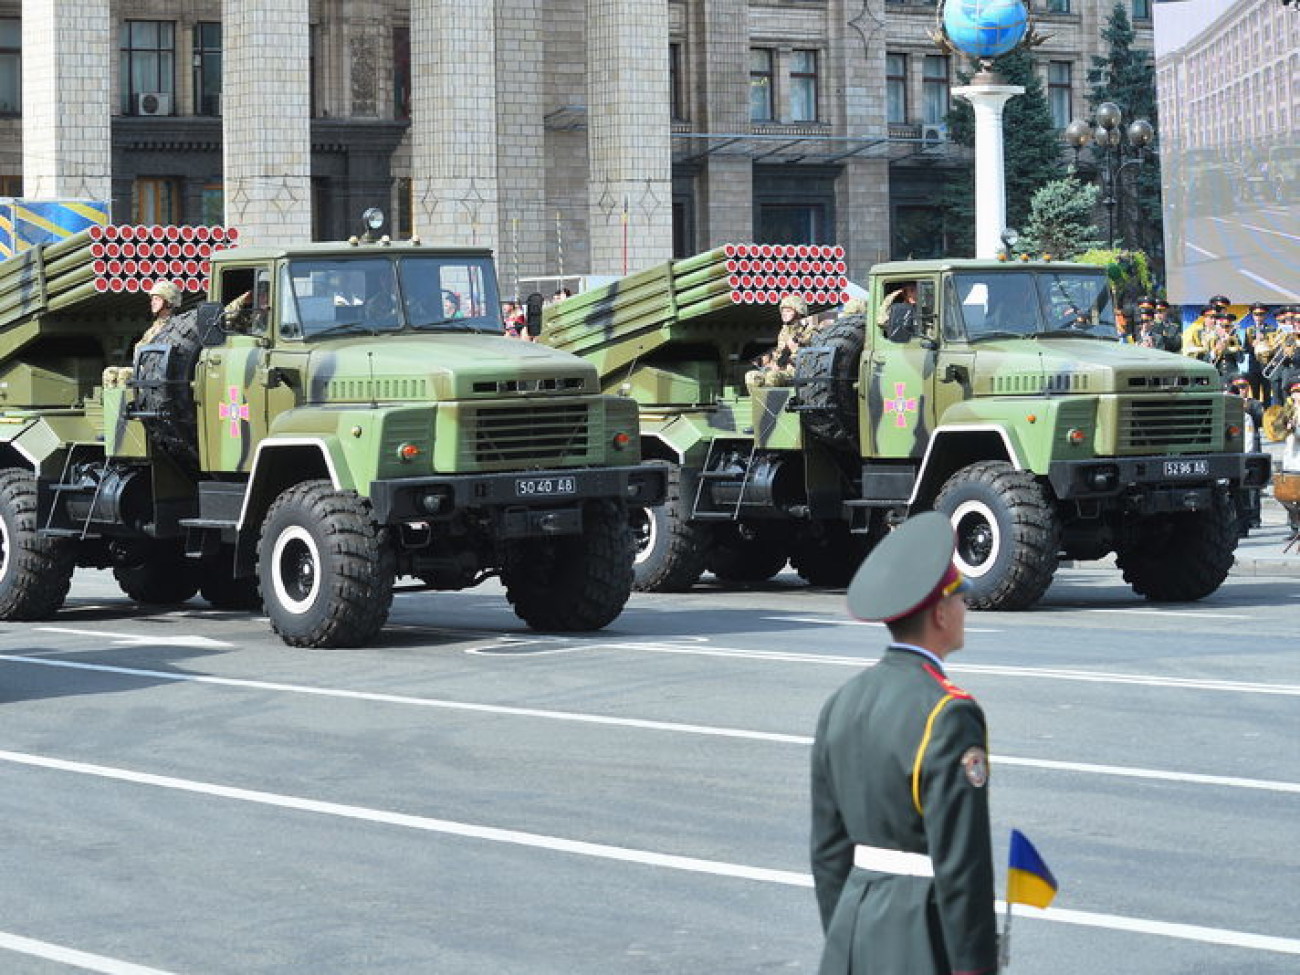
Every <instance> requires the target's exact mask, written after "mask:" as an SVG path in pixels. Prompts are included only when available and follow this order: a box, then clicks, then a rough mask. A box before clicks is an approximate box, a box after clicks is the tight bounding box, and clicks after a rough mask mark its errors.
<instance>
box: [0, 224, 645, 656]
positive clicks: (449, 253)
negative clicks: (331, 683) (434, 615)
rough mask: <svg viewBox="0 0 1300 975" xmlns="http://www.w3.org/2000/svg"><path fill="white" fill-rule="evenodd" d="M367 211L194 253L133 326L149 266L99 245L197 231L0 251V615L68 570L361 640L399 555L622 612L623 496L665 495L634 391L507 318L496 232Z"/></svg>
mask: <svg viewBox="0 0 1300 975" xmlns="http://www.w3.org/2000/svg"><path fill="white" fill-rule="evenodd" d="M370 222H371V226H372V231H373V232H367V234H366V235H365V236H364V237H362V238H361V239H357V238H353V239H352V240H350V241H347V242H338V243H313V244H303V245H301V246H293V247H251V246H249V247H245V246H235V247H232V248H228V249H223V250H217V251H215V252H213V253H211V254H210V256H209V258H208V259H209V260H210V266H207V267H204V268H202V271H203V273H204V276H205V277H206V295H204V294H198V293H196V294H194V295H193V296H192V297H193V298H194V300H195V301H198V302H200V303H199V304H198V305H197V307H194V308H190V309H187V310H184V311H182V312H181V313H180V314H178V315H176V316H174V317H173V318H172V319H171V320H170V321H169V322H168V323H167V324H166V326H165V327H164V328H163V329H162V330H161V331H160V332H159V333H158V334H157V336H156V337H154V338H153V339H152V340H151V341H150V342H149V343H148V344H145V345H135V346H134V347H133V345H134V343H135V342H136V340H137V339H138V338H139V337H140V336H141V333H142V332H144V330H145V327H146V325H148V324H149V322H148V315H147V312H146V309H147V307H148V304H149V302H148V299H147V298H146V297H144V296H143V294H142V292H145V291H147V290H149V279H148V278H142V277H140V276H139V273H138V269H139V264H140V262H138V261H136V260H135V259H134V258H133V259H132V262H131V266H130V267H127V262H126V261H123V260H115V261H105V260H104V259H103V251H104V248H105V247H106V246H109V245H108V244H106V243H105V242H106V241H107V240H108V239H109V238H113V239H114V240H116V241H118V242H119V243H114V244H112V246H114V247H117V248H118V249H119V250H120V251H121V253H119V254H117V257H118V258H120V257H121V256H122V254H124V253H126V248H127V242H129V243H130V248H131V253H133V254H135V255H136V256H137V257H138V255H139V254H140V253H153V248H154V247H155V246H156V243H155V242H153V237H157V236H159V234H161V232H162V231H163V230H164V229H166V230H167V231H168V233H166V234H165V235H162V236H163V237H164V238H166V239H171V238H172V237H173V236H175V237H177V238H178V240H177V242H178V243H179V242H180V240H182V239H183V240H189V239H190V238H191V237H192V236H195V235H193V234H191V233H189V231H191V230H192V228H184V229H185V231H186V233H183V234H176V235H173V234H172V233H171V230H172V229H173V228H155V230H156V231H157V232H156V233H153V234H152V235H151V234H150V232H149V231H148V230H147V229H144V228H142V229H139V230H137V228H132V227H120V228H114V227H108V228H92V230H91V231H86V232H85V233H82V234H78V235H76V236H74V237H71V238H69V239H68V240H67V241H64V242H61V243H57V244H51V245H45V246H41V247H36V248H33V249H31V250H29V251H26V252H24V253H22V254H20V255H18V256H16V257H14V258H12V259H11V260H9V261H6V262H4V263H0V547H2V549H3V551H2V553H0V618H3V619H7V620H31V619H40V618H45V617H48V616H50V615H51V614H53V613H54V612H56V611H57V610H58V609H59V607H60V606H61V605H62V603H63V601H64V598H65V596H66V595H67V592H68V590H69V585H70V581H71V578H72V575H73V572H74V569H75V568H77V567H78V566H88V567H95V568H107V569H111V570H112V571H113V574H114V576H115V577H116V579H117V582H118V583H119V584H120V586H121V588H122V590H123V591H124V592H125V593H126V594H127V595H128V596H130V597H131V598H132V599H133V600H135V601H136V602H138V603H142V604H172V603H178V602H181V601H184V600H186V599H189V598H190V597H191V596H193V595H194V594H195V592H196V591H197V592H201V593H202V595H203V597H204V598H205V599H206V600H207V601H208V602H209V603H210V604H211V605H213V606H215V607H219V608H249V607H253V606H255V605H257V604H258V603H259V602H261V603H263V604H264V606H265V610H266V613H267V615H268V616H269V618H270V622H271V626H272V627H273V628H274V630H275V631H276V632H277V633H278V634H279V635H280V636H281V637H282V638H283V639H284V641H285V642H286V643H289V644H291V645H294V646H306V647H325V646H353V645H362V644H365V643H367V642H368V641H370V640H372V639H373V638H374V637H375V636H376V634H377V633H378V631H379V630H380V628H381V627H382V626H383V625H384V623H385V621H386V619H387V617H388V612H389V608H390V605H391V602H392V598H393V588H394V583H395V580H397V579H398V578H400V577H412V579H413V580H416V581H415V582H413V583H412V587H420V586H423V587H426V588H429V589H439V590H451V589H463V588H466V587H470V586H474V585H476V584H478V583H479V582H481V581H483V580H484V579H486V578H489V577H491V576H499V577H500V579H501V581H502V583H503V584H504V586H505V592H506V597H507V598H508V600H509V602H510V603H511V604H512V605H513V607H514V611H515V613H516V614H517V615H518V616H519V617H520V618H521V619H523V620H524V621H525V622H526V623H527V624H528V625H530V626H532V627H535V628H538V629H543V630H591V629H597V628H600V627H603V626H605V625H606V624H608V623H609V622H610V621H611V620H613V619H614V618H615V617H617V616H618V614H619V613H620V612H621V611H622V608H623V605H624V603H625V602H626V600H627V598H628V596H629V594H630V592H631V585H632V568H631V566H632V558H633V550H632V542H631V538H630V534H629V530H628V514H627V505H628V504H635V505H637V506H638V508H639V507H640V506H642V505H653V504H655V503H657V502H658V501H659V500H661V499H662V497H663V494H664V480H665V478H664V473H663V471H662V470H657V469H655V468H648V467H645V466H643V465H641V464H640V463H639V461H640V452H639V438H638V436H637V413H636V403H635V402H634V401H632V400H630V399H627V398H623V397H616V396H606V395H602V394H601V393H600V391H599V389H598V385H597V376H596V371H595V369H594V368H593V367H592V366H591V365H590V364H589V363H587V362H584V361H583V360H581V359H579V358H577V357H576V356H571V355H567V354H565V353H562V352H557V351H555V350H552V349H548V348H546V347H544V346H539V345H535V344H532V343H526V342H519V341H514V340H510V339H507V338H505V337H504V332H503V326H502V322H501V317H500V304H499V300H498V294H497V284H496V278H495V272H494V269H493V263H492V257H491V254H490V252H489V251H487V250H485V249H482V248H467V247H442V246H431V245H427V244H423V243H421V242H420V241H418V240H411V241H405V242H398V241H392V240H389V239H388V238H387V237H386V236H378V231H379V230H380V229H382V217H381V216H378V215H376V214H371V215H370ZM207 233H208V230H207V228H201V233H200V234H199V235H198V236H200V237H206V236H207ZM146 238H147V239H146ZM142 248H143V250H142ZM96 255H99V256H96ZM163 263H164V264H165V265H166V266H165V267H163V268H162V269H161V270H162V271H163V272H167V273H170V272H171V271H172V270H179V271H180V272H181V273H186V272H185V270H184V268H183V267H182V268H172V267H171V266H170V263H169V262H166V261H164V262H163ZM195 267H198V265H197V264H195ZM147 270H148V272H149V273H150V274H156V273H159V271H160V269H159V267H158V266H157V262H151V264H150V266H149V267H148V268H147ZM133 273H134V274H135V276H134V277H132V276H131V275H132V274H133ZM180 283H181V284H182V285H188V287H187V288H186V290H187V291H190V290H194V288H196V287H197V286H198V284H199V282H198V280H197V279H196V278H193V277H191V278H189V279H188V281H186V280H182V281H180ZM205 297H206V299H207V300H206V301H202V300H201V299H203V298H205ZM228 306H229V307H228ZM127 363H133V373H132V374H131V375H130V377H129V378H128V379H126V381H125V382H124V383H116V384H115V383H111V382H110V383H106V384H101V377H102V375H103V374H102V373H101V370H104V369H105V367H106V366H113V365H115V364H122V365H125V364H127Z"/></svg>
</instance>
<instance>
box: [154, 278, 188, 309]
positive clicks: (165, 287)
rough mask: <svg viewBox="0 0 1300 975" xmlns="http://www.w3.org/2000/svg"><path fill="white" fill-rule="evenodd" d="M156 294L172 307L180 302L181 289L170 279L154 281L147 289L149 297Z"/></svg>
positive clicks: (177, 306) (178, 305)
mask: <svg viewBox="0 0 1300 975" xmlns="http://www.w3.org/2000/svg"><path fill="white" fill-rule="evenodd" d="M154 295H157V296H158V297H159V298H161V299H162V300H163V301H165V302H166V303H167V304H168V305H170V306H171V307H172V308H179V307H180V304H181V289H180V288H178V287H177V286H176V285H175V284H173V283H172V282H171V281H155V282H154V285H153V287H152V288H150V289H149V297H151V298H152V297H153V296H154Z"/></svg>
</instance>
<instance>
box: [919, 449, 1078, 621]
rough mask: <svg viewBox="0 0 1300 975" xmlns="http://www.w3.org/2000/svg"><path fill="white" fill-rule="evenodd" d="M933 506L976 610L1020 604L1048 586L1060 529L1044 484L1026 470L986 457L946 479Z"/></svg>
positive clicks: (1030, 602)
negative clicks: (952, 542)
mask: <svg viewBox="0 0 1300 975" xmlns="http://www.w3.org/2000/svg"><path fill="white" fill-rule="evenodd" d="M934 507H935V510H936V511H941V512H943V513H944V514H945V515H947V516H948V517H949V518H950V519H951V520H952V526H953V529H954V530H955V531H956V533H957V551H956V553H955V554H954V555H953V560H954V561H955V562H956V564H957V568H958V569H960V570H961V572H962V575H964V576H966V578H967V579H969V580H970V584H971V589H970V592H969V594H968V595H967V597H966V601H967V602H968V603H969V604H970V605H971V606H972V607H974V608H976V609H1025V608H1027V607H1029V606H1032V605H1033V604H1034V603H1036V602H1038V600H1039V599H1040V598H1041V597H1042V595H1043V593H1045V592H1046V591H1047V587H1048V586H1050V585H1051V584H1052V576H1053V575H1054V574H1055V572H1056V566H1057V559H1058V556H1059V553H1060V544H1061V528H1060V524H1059V523H1058V521H1057V519H1056V513H1055V512H1054V511H1053V510H1052V505H1051V503H1050V502H1049V501H1048V499H1047V497H1046V496H1045V495H1044V494H1043V489H1042V487H1041V486H1040V485H1039V483H1038V482H1037V481H1036V480H1034V477H1033V475H1032V474H1030V473H1028V472H1027V471H1020V470H1016V468H1014V467H1012V466H1011V465H1010V464H1008V463H1007V462H1006V461H1001V460H985V461H980V462H979V463H977V464H971V465H970V466H969V467H963V468H962V469H961V470H959V471H958V472H957V473H956V474H954V475H953V476H952V477H950V478H948V481H947V483H945V484H944V486H943V489H942V490H941V491H940V492H939V496H938V497H937V498H935V501H934Z"/></svg>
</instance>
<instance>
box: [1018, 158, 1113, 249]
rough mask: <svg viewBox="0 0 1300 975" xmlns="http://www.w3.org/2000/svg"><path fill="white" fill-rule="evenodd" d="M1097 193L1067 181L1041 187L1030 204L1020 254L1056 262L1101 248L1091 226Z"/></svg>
mask: <svg viewBox="0 0 1300 975" xmlns="http://www.w3.org/2000/svg"><path fill="white" fill-rule="evenodd" d="M1097 194H1098V189H1097V187H1096V186H1094V185H1090V184H1085V183H1080V182H1079V181H1078V180H1077V179H1071V178H1069V177H1066V178H1065V179H1056V180H1052V182H1050V183H1047V184H1045V185H1043V186H1042V187H1041V188H1040V189H1039V190H1038V192H1037V193H1035V194H1034V197H1033V199H1032V200H1031V201H1030V204H1029V218H1028V219H1027V220H1026V221H1025V225H1024V231H1023V233H1022V234H1021V243H1020V245H1019V248H1018V249H1019V250H1020V251H1022V252H1023V253H1026V254H1035V255H1036V254H1051V255H1052V256H1053V257H1054V258H1057V259H1058V260H1069V259H1072V258H1073V257H1074V256H1075V255H1076V254H1082V253H1083V252H1084V251H1089V250H1092V249H1093V248H1096V247H1100V246H1101V244H1102V242H1101V240H1100V239H1099V236H1100V235H1099V232H1098V230H1097V226H1096V224H1095V223H1094V222H1093V213H1094V210H1095V208H1096V206H1097Z"/></svg>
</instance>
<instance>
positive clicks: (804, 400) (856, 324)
mask: <svg viewBox="0 0 1300 975" xmlns="http://www.w3.org/2000/svg"><path fill="white" fill-rule="evenodd" d="M866 328H867V320H866V316H865V315H845V316H844V317H843V318H841V319H839V320H838V321H836V322H835V323H834V324H833V325H832V326H831V327H830V328H829V329H827V330H826V331H825V332H823V333H822V334H821V335H820V336H819V337H818V340H817V343H816V344H815V345H811V346H808V347H807V348H804V349H800V350H799V355H798V357H797V358H796V360H795V366H794V385H795V390H796V393H797V395H798V397H799V403H800V405H801V406H803V407H804V410H803V412H802V416H803V424H804V427H805V429H807V430H808V431H809V432H810V433H812V434H813V435H814V436H816V437H818V438H820V439H822V440H824V441H826V443H828V444H830V445H831V446H833V447H839V448H842V449H844V450H854V451H856V450H857V449H858V415H859V413H860V409H859V403H858V371H859V369H860V365H861V361H862V347H863V343H864V342H865V341H866Z"/></svg>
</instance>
